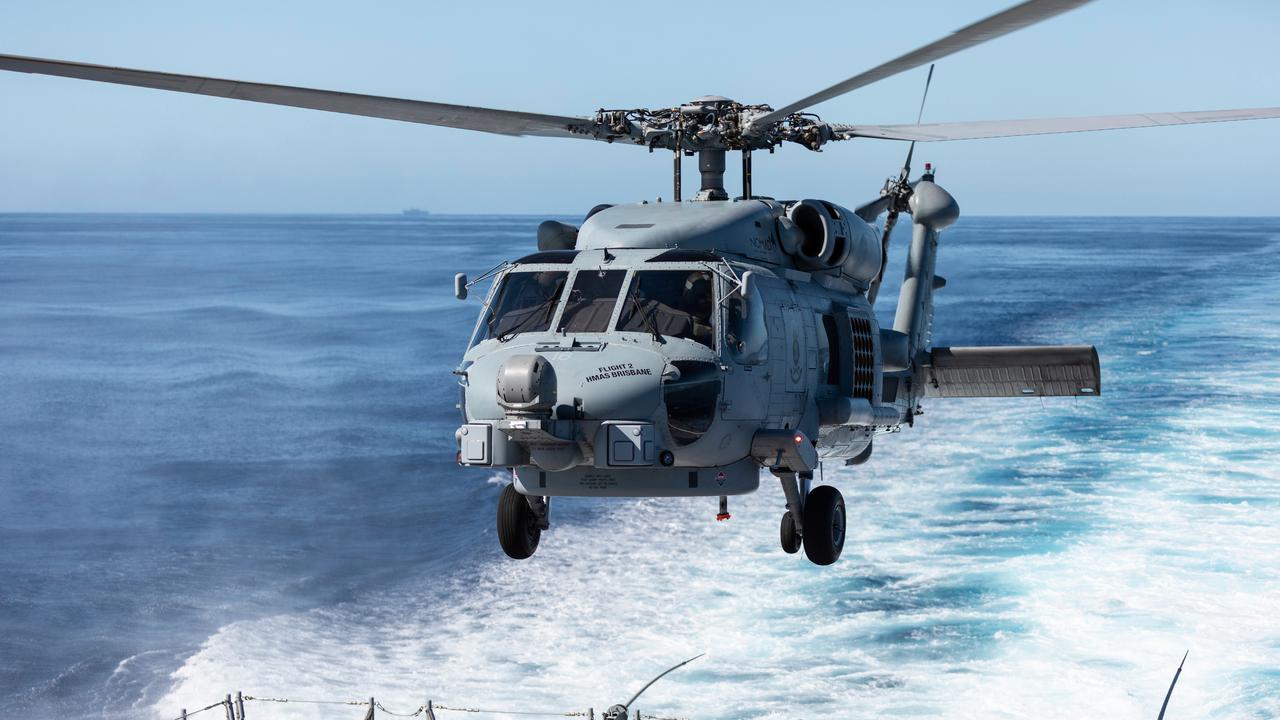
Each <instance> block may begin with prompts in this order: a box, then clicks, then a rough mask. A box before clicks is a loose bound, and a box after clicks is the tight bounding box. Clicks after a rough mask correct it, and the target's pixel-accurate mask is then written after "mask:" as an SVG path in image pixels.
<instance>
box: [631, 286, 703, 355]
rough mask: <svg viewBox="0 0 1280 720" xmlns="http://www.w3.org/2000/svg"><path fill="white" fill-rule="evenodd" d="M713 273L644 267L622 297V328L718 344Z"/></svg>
mask: <svg viewBox="0 0 1280 720" xmlns="http://www.w3.org/2000/svg"><path fill="white" fill-rule="evenodd" d="M714 305H715V301H714V300H713V299H712V296H711V273H710V272H706V271H703V270H694V271H690V270H642V271H640V272H637V273H636V274H635V277H634V278H632V280H631V287H629V288H627V294H626V295H624V296H623V298H622V314H621V315H620V316H619V318H618V328H617V329H618V330H621V331H629V332H647V333H657V334H660V335H666V336H670V337H678V338H686V339H689V340H693V341H695V342H700V343H702V344H703V345H706V346H707V347H715V335H714V334H713V332H712V328H711V316H712V309H713V307H714Z"/></svg>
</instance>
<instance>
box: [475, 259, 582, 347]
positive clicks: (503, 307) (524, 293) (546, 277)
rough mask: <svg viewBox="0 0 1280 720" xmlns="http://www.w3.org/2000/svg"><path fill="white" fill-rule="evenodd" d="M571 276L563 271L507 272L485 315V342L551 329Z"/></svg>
mask: <svg viewBox="0 0 1280 720" xmlns="http://www.w3.org/2000/svg"><path fill="white" fill-rule="evenodd" d="M568 276H569V273H567V272H565V271H563V270H545V271H542V272H511V273H507V275H506V277H504V278H503V279H502V286H501V287H499V288H498V291H497V293H495V294H494V296H493V303H492V304H490V306H489V313H488V314H487V315H486V316H485V319H484V328H485V329H484V333H485V334H484V338H483V339H486V340H487V339H490V338H496V339H498V340H500V341H505V340H508V339H510V338H511V337H513V336H515V335H517V334H519V333H523V332H540V331H544V330H547V329H549V328H550V327H551V316H552V315H553V314H555V311H556V305H558V304H559V302H560V295H561V293H562V292H563V291H564V284H565V280H566V279H567V278H568Z"/></svg>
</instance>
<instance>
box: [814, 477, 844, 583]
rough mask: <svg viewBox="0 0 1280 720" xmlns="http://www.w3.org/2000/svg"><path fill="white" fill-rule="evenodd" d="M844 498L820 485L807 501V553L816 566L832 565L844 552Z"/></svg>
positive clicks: (835, 490) (827, 487) (838, 492)
mask: <svg viewBox="0 0 1280 720" xmlns="http://www.w3.org/2000/svg"><path fill="white" fill-rule="evenodd" d="M844 527H845V514H844V497H843V496H842V495H841V494H840V491H839V490H837V489H835V488H834V487H832V486H830V485H819V486H818V487H816V488H814V489H813V490H811V491H810V492H809V497H808V498H806V499H805V502H804V554H805V555H806V556H807V557H808V558H809V561H810V562H812V563H814V564H815V565H830V564H831V563H833V562H835V561H836V560H838V559H840V552H841V551H842V550H844Z"/></svg>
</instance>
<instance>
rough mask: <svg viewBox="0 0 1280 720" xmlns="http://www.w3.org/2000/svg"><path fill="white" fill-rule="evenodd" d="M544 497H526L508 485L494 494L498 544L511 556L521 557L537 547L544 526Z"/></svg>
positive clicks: (518, 558)
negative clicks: (499, 494)
mask: <svg viewBox="0 0 1280 720" xmlns="http://www.w3.org/2000/svg"><path fill="white" fill-rule="evenodd" d="M549 508H550V506H549V505H548V503H547V498H544V497H532V496H529V497H526V496H524V495H521V494H520V493H519V492H517V491H516V488H515V486H514V485H508V486H506V487H505V488H503V490H502V497H500V498H498V544H499V545H501V546H502V551H503V552H505V553H506V554H507V556H508V557H511V558H513V559H515V560H524V559H526V558H528V557H530V556H531V555H533V552H534V551H535V550H537V549H538V541H539V540H541V539H542V531H543V530H545V529H546V528H547V525H548V523H547V512H548V510H549Z"/></svg>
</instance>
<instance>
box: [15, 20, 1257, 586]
mask: <svg viewBox="0 0 1280 720" xmlns="http://www.w3.org/2000/svg"><path fill="white" fill-rule="evenodd" d="M1089 1H1090V0H1026V1H1025V2H1022V3H1020V4H1017V5H1014V6H1012V7H1009V8H1008V9H1006V10H1004V11H1001V12H999V13H996V14H994V15H992V16H990V17H987V18H985V19H983V20H980V21H978V22H975V23H972V24H970V25H968V26H965V27H963V28H961V29H959V30H957V31H956V32H954V33H952V34H950V35H947V36H946V37H943V38H941V39H939V40H937V41H935V42H932V43H929V44H926V45H923V46H921V47H919V48H917V49H915V50H913V51H911V52H908V53H906V54H904V55H901V56H899V57H897V58H895V59H892V60H890V61H888V62H885V63H883V64H881V65H878V66H876V67H874V68H871V69H870V70H867V71H865V72H862V73H859V74H857V75H854V76H852V77H849V78H847V79H845V80H842V81H840V82H838V83H835V84H834V85H831V86H829V87H827V88H825V89H822V90H819V91H818V92H815V93H813V94H811V95H808V96H806V97H804V98H801V99H799V100H796V101H794V102H792V103H789V104H787V105H784V106H782V107H780V108H776V109H775V108H773V107H772V106H770V105H767V104H744V103H740V102H737V101H734V100H731V99H729V98H725V97H720V96H715V95H707V96H703V97H699V98H696V99H694V100H691V101H689V102H686V103H682V104H680V105H677V106H674V107H670V108H659V109H643V108H641V109H614V110H606V109H600V110H597V111H596V112H595V113H594V114H592V115H586V116H570V115H549V114H541V113H530V112H520V111H510V110H498V109H491V108H482V107H472V106H463V105H451V104H445V103H437V102H427V101H420V100H408V99H401V98H390V97H378V96H370V95H360V94H353V93H344V92H334V91H328V90H317V89H311V88H301V87H291V86H284V85H270V84H262V83H252V82H242V81H236V80H225V79H218V78H211V77H202V76H195V75H178V74H172V73H163V72H155V71H148V70H136V69H129V68H118V67H108V66H102V65H92V64H87V63H80V62H68V61H62V60H50V59H43V58H32V57H23V56H16V55H0V69H4V70H10V71H15V72H24V73H37V74H44V75H53V76H61V77H67V78H78V79H84V80H94V81H100V82H107V83H115V84H122V85H132V86H139V87H147V88H154V89H161V90H170V91H175V92H185V93H193V94H199V95H209V96H214V97H224V98H232V99H237V100H246V101H251V102H260V103H269V104H276V105H286V106H292V107H300V108H309V109H314V110H322V111H328V112H337V113H346V114H353V115H363V116H370V117H378V118H385V119H391V120H399V121H404V122H413V123H421V124H428V125H438V126H446V127H453V128H459V129H466V130H476V131H481V132H487V133H496V134H502V135H513V136H536V137H555V138H573V139H585V140H596V141H603V142H606V143H610V144H623V145H632V146H637V147H644V148H647V149H648V150H649V152H650V153H652V152H655V151H659V150H661V151H666V152H670V153H671V154H672V200H671V201H668V202H661V201H659V202H652V203H650V202H647V201H646V202H641V203H639V204H618V205H598V206H596V207H594V208H592V209H591V211H590V212H588V213H587V214H586V217H585V219H584V221H583V222H582V223H581V224H580V225H571V224H568V223H563V222H559V221H554V220H548V221H546V222H543V223H542V224H541V225H540V226H539V227H538V231H537V244H536V250H534V251H533V252H531V253H530V254H528V255H526V256H524V257H521V258H519V259H515V260H508V261H503V262H502V263H500V264H498V265H497V266H495V267H494V268H492V269H491V270H489V271H488V272H485V273H483V274H482V275H480V276H479V277H477V278H475V279H468V278H467V276H466V275H464V274H459V275H457V276H456V277H455V281H454V293H455V295H456V296H457V297H458V298H459V299H460V300H465V299H466V298H467V297H468V295H469V294H470V291H471V288H473V287H476V286H477V284H478V283H481V282H483V281H491V283H490V284H489V288H488V291H487V293H486V295H485V298H484V301H483V306H482V309H481V311H480V315H479V318H478V319H477V322H476V325H475V329H474V331H473V333H472V336H471V340H470V342H469V344H468V347H467V349H466V351H465V353H464V355H463V359H462V361H461V363H460V364H459V366H458V367H457V369H456V370H455V371H454V374H455V375H456V376H457V384H458V393H459V402H458V408H459V410H460V411H461V414H462V421H463V422H462V425H461V426H460V427H459V428H458V430H457V432H456V435H455V437H456V440H457V462H458V464H459V465H462V466H466V467H475V468H492V469H509V470H510V472H511V482H510V483H509V484H507V485H506V486H505V487H504V489H503V491H502V494H501V496H500V497H499V500H498V504H497V517H496V520H497V536H498V540H499V544H500V545H501V547H502V549H503V550H504V551H505V553H506V554H507V555H508V556H510V557H512V558H515V559H525V558H529V557H531V556H532V555H533V554H534V552H535V550H536V549H537V547H538V544H539V541H540V538H541V534H542V532H543V531H545V530H547V529H548V528H549V527H550V506H551V499H552V498H553V497H565V496H595V497H690V496H696V497H717V498H718V499H719V506H718V513H717V514H716V517H717V519H722V520H723V519H728V518H729V517H730V515H729V511H728V498H729V496H732V495H741V494H745V493H750V492H754V491H755V490H757V489H758V487H759V485H760V476H761V472H760V471H761V468H764V469H767V470H769V471H770V473H772V474H773V475H774V476H775V477H777V478H778V480H779V482H780V485H781V488H782V491H783V495H784V497H785V500H786V507H785V510H784V511H783V513H782V516H781V521H780V525H779V541H780V544H781V546H782V549H783V550H784V551H785V552H787V553H792V554H794V553H797V552H799V550H800V549H801V548H803V549H804V554H805V555H806V557H807V558H808V559H809V560H810V561H812V562H813V563H815V564H818V565H830V564H832V563H834V562H836V560H837V559H838V558H839V557H840V554H841V552H842V549H843V546H844V538H845V529H846V522H847V520H846V515H847V513H846V508H845V503H844V499H843V497H842V495H841V493H840V491H839V490H838V489H837V488H836V487H835V486H833V485H827V484H817V485H815V484H814V482H813V478H814V473H815V471H818V470H819V469H820V467H821V465H822V463H824V462H831V463H835V462H839V463H842V464H844V465H860V464H862V463H865V462H867V461H868V459H869V458H870V457H871V455H872V452H873V448H874V445H875V440H876V438H877V437H878V436H881V435H885V434H890V433H897V432H899V431H901V430H902V429H903V428H904V426H905V427H908V428H910V427H913V426H914V424H915V420H916V418H917V417H918V416H920V415H921V414H922V412H923V405H924V402H925V400H927V399H930V398H975V397H1049V396H1071V397H1098V396H1099V395H1100V394H1101V391H1102V387H1101V368H1100V365H1099V360H1098V353H1097V350H1096V348H1094V347H1093V346H1090V345H1059V346H1027V347H935V346H933V345H932V329H933V301H934V295H935V293H936V292H938V291H939V290H941V289H943V288H944V287H945V286H946V280H945V279H944V278H943V276H941V275H939V274H938V273H937V272H936V262H937V253H938V246H939V241H940V237H941V233H942V231H943V230H944V229H946V228H947V227H949V226H950V225H951V224H953V223H954V222H955V221H956V220H957V219H958V218H959V215H960V210H959V205H958V203H957V201H956V200H955V198H954V197H952V196H951V194H950V193H948V192H947V191H946V190H945V189H943V187H942V186H941V185H939V184H938V182H937V178H936V172H935V170H934V169H933V168H932V167H931V166H930V165H928V164H926V165H925V166H924V171H923V173H921V174H920V175H919V176H918V177H916V178H915V179H912V167H911V166H912V160H913V156H914V151H915V145H916V143H917V142H936V141H949V140H969V139H979V138H996V137H1007V136H1018V135H1038V134H1055V133H1069V132H1082V131H1096V130H1110V129H1121V128H1139V127H1154V126H1164V125H1182V124H1194V123H1211V122H1226V121H1238V120H1254V119H1263V118H1277V117H1280V108H1277V107H1272V108H1253V109H1241V110H1211V111H1196V112H1177V113H1142V114H1133V115H1109V116H1090V117H1065V118H1041V119H1028V120H992V121H976V122H953V123H927V124H922V123H921V122H920V120H921V115H917V118H916V122H915V123H914V124H904V125H862V124H840V123H829V122H826V121H824V120H822V119H821V118H820V117H819V116H818V115H816V114H814V113H812V112H809V111H808V110H809V108H811V107H812V106H814V105H817V104H819V103H821V102H824V101H827V100H830V99H832V98H835V97H838V96H841V95H844V94H846V93H849V92H852V91H854V90H857V89H859V88H862V87H865V86H867V85H870V84H872V83H875V82H879V81H881V80H884V79H886V78H889V77H892V76H896V75H898V74H901V73H903V72H906V71H908V70H912V69H915V68H923V67H924V66H925V65H929V66H930V70H929V76H928V79H926V82H925V97H927V94H928V87H929V83H930V81H931V79H932V74H933V73H932V63H934V62H935V61H937V60H939V59H941V58H943V57H946V56H949V55H951V54H953V53H956V52H959V51H961V50H964V49H966V48H970V47H973V46H976V45H979V44H981V43H984V42H987V41H990V40H993V39H995V38H998V37H1000V36H1003V35H1007V34H1009V33H1012V32H1014V31H1017V30H1019V29H1022V28H1025V27H1028V26H1030V25H1033V24H1036V23H1039V22H1042V21H1044V20H1047V19H1049V18H1051V17H1054V16H1057V15H1060V14H1062V13H1064V12H1067V11H1070V10H1072V9H1075V8H1077V7H1079V6H1081V5H1084V4H1086V3H1087V2H1089ZM923 107H924V98H922V100H921V113H923ZM860 138H867V139H883V140H895V141H901V142H908V143H910V144H909V147H908V150H907V153H906V160H905V162H904V163H903V166H902V168H901V169H900V171H899V172H898V174H897V175H896V176H894V177H890V178H889V179H888V180H886V181H885V183H884V185H883V187H882V188H881V189H880V191H879V193H878V194H877V195H875V196H874V197H872V198H871V199H870V200H869V201H867V202H865V203H863V204H861V205H858V206H857V207H855V208H853V209H849V208H846V207H843V206H840V205H837V204H835V203H832V202H829V201H826V200H821V199H812V198H802V199H791V200H778V199H774V198H771V197H765V196H761V195H758V194H755V193H754V192H753V188H752V179H753V178H752V164H751V163H752V153H753V152H757V151H768V152H773V151H774V150H775V149H776V148H778V147H781V146H783V145H784V144H785V143H793V144H798V145H801V146H803V147H805V148H807V149H809V150H813V151H817V150H820V149H822V148H823V147H824V146H825V145H827V144H829V143H834V142H842V141H848V140H854V139H860ZM729 152H738V153H740V156H741V163H742V188H741V193H740V194H739V195H737V196H736V197H730V194H729V193H728V191H727V190H726V189H725V187H724V185H725V183H724V175H725V168H726V156H727V154H728V153H729ZM692 156H696V157H697V165H698V171H699V175H700V178H699V179H700V184H699V187H698V190H697V191H696V192H695V193H694V194H693V196H692V198H691V199H690V200H683V199H682V192H683V187H682V165H683V161H684V158H685V157H692ZM903 213H905V214H907V215H909V216H910V218H911V237H910V241H909V243H910V244H909V249H908V253H907V260H906V267H905V270H904V275H903V277H904V279H903V282H902V285H901V288H900V291H899V295H898V301H897V306H896V309H895V314H894V318H893V323H892V325H891V326H890V327H881V326H880V324H879V322H878V321H877V317H876V313H875V311H874V306H875V303H876V301H877V299H878V295H879V290H880V287H881V284H882V281H883V279H884V275H885V272H886V264H887V259H888V250H889V244H890V238H891V235H892V232H893V230H894V228H895V225H896V223H897V222H898V219H899V217H900V216H901V215H902V214H903ZM881 216H883V217H884V219H883V221H882V222H881V221H880V218H881ZM878 222H879V223H880V224H879V225H877V223H878Z"/></svg>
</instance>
